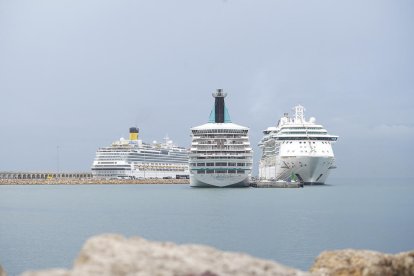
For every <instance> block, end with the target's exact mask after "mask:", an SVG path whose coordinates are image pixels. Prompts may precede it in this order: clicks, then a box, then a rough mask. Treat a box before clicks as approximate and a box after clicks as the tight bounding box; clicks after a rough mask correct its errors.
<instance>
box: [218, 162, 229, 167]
mask: <svg viewBox="0 0 414 276" xmlns="http://www.w3.org/2000/svg"><path fill="white" fill-rule="evenodd" d="M216 166H227V163H224V162H216Z"/></svg>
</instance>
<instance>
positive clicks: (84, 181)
mask: <svg viewBox="0 0 414 276" xmlns="http://www.w3.org/2000/svg"><path fill="white" fill-rule="evenodd" d="M91 184H190V180H189V179H109V180H104V179H94V178H51V179H0V185H91Z"/></svg>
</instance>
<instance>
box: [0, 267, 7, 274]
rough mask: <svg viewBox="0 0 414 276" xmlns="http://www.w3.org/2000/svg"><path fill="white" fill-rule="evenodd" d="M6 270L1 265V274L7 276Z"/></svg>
mask: <svg viewBox="0 0 414 276" xmlns="http://www.w3.org/2000/svg"><path fill="white" fill-rule="evenodd" d="M6 275H7V274H6V271H4V269H3V267H2V266H1V265H0V276H6Z"/></svg>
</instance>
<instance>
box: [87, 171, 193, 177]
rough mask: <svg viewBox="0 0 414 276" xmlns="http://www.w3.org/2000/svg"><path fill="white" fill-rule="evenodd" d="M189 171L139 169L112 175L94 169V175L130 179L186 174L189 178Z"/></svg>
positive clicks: (117, 172)
mask: <svg viewBox="0 0 414 276" xmlns="http://www.w3.org/2000/svg"><path fill="white" fill-rule="evenodd" d="M188 175H189V171H188V170H187V171H139V170H125V171H122V172H121V171H116V172H113V174H112V175H111V176H108V175H105V174H100V173H99V172H96V171H92V176H93V177H94V178H97V179H111V178H128V179H142V178H177V176H178V177H181V176H186V177H187V178H188Z"/></svg>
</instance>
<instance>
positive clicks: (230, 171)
mask: <svg viewBox="0 0 414 276" xmlns="http://www.w3.org/2000/svg"><path fill="white" fill-rule="evenodd" d="M228 173H236V170H228Z"/></svg>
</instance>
